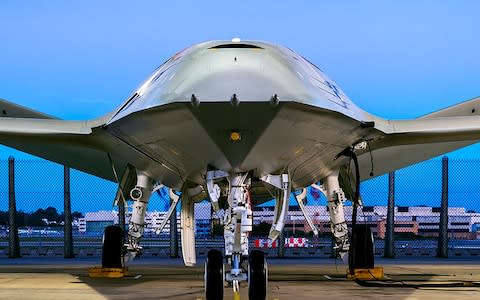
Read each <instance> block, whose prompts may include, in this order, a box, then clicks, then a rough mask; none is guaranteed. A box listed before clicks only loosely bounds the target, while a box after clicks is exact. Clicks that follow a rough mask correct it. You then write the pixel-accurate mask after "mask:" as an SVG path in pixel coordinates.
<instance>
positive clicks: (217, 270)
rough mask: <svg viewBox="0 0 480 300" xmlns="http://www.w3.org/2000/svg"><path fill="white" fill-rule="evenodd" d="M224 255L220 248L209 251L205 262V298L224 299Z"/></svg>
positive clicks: (212, 299) (210, 299)
mask: <svg viewBox="0 0 480 300" xmlns="http://www.w3.org/2000/svg"><path fill="white" fill-rule="evenodd" d="M223 274H224V271H223V255H222V252H220V251H218V250H214V249H212V250H210V251H208V256H207V261H206V262H205V298H206V299H207V300H222V299H223V287H224V282H225V279H224V277H223V276H224V275H223Z"/></svg>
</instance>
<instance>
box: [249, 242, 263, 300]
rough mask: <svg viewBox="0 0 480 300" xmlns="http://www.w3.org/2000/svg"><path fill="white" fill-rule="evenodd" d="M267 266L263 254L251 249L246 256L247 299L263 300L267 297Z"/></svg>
mask: <svg viewBox="0 0 480 300" xmlns="http://www.w3.org/2000/svg"><path fill="white" fill-rule="evenodd" d="M267 282H268V268H267V262H266V261H265V254H264V253H263V251H260V250H252V251H251V252H250V255H249V257H248V299H250V300H265V298H266V297H267Z"/></svg>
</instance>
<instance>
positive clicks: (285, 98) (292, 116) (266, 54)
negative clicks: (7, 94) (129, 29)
mask: <svg viewBox="0 0 480 300" xmlns="http://www.w3.org/2000/svg"><path fill="white" fill-rule="evenodd" d="M240 44H242V45H246V46H243V47H236V46H235V44H234V43H232V42H230V41H212V42H206V43H201V44H198V45H195V46H193V47H190V48H188V49H186V50H184V51H182V52H180V53H177V54H176V55H175V56H174V57H172V58H171V59H170V60H168V61H167V62H165V63H164V64H163V65H162V66H160V67H159V68H158V69H157V70H155V71H154V73H153V74H152V75H151V76H149V77H148V78H147V80H146V81H145V82H144V83H142V84H141V85H140V87H139V88H138V89H136V90H135V92H134V93H133V94H132V96H131V97H129V99H128V100H127V101H126V102H125V103H124V104H123V105H121V106H120V107H119V108H118V109H117V110H115V111H114V112H112V113H111V114H109V115H106V116H104V117H101V118H99V119H96V120H90V121H63V120H58V119H53V118H52V117H50V116H47V115H44V114H42V113H39V112H35V111H33V110H30V109H27V108H23V107H20V106H16V105H15V104H12V103H10V102H7V101H0V112H1V111H2V110H5V111H6V112H7V114H3V117H0V143H2V144H5V145H7V146H10V147H13V148H16V149H19V150H22V151H25V152H28V153H32V154H34V155H38V156H40V157H43V158H46V159H49V160H52V161H56V162H58V163H61V164H65V165H67V166H71V167H74V168H77V169H79V170H82V171H85V172H88V173H91V174H93V175H96V176H100V177H103V178H106V179H109V180H114V176H113V172H112V168H111V165H110V161H109V158H108V154H110V155H111V157H112V159H113V162H114V166H115V168H116V169H117V172H118V173H121V171H122V170H123V169H124V168H125V167H126V166H127V165H128V164H130V165H132V166H134V167H135V168H137V170H141V171H144V172H146V173H147V174H148V175H149V176H151V177H152V178H153V179H155V180H158V181H159V182H162V183H163V184H165V185H167V186H170V187H172V188H174V189H178V190H179V189H181V187H182V185H183V184H184V183H186V182H193V183H198V184H204V182H203V177H204V175H205V172H206V170H207V167H214V168H217V169H220V170H224V171H227V172H245V171H251V172H253V174H254V176H255V177H259V176H262V175H266V174H274V173H284V172H288V173H290V175H291V178H292V183H293V187H294V188H300V187H304V186H308V185H310V184H312V183H314V182H316V181H318V180H321V179H322V178H324V177H325V176H327V175H328V174H330V173H331V172H332V170H334V169H338V168H339V167H340V166H341V165H343V164H345V163H347V159H346V158H338V159H336V157H337V155H338V154H339V153H340V152H341V151H342V150H343V149H345V148H347V147H350V146H353V145H355V144H356V143H358V142H360V141H369V144H370V147H371V149H372V156H373V162H374V168H375V176H377V175H381V174H384V173H386V172H389V171H392V170H395V169H397V168H401V167H404V166H407V165H409V164H412V163H415V162H418V161H421V160H425V159H428V158H431V157H434V156H437V155H440V154H442V153H445V152H448V151H451V150H454V149H457V148H460V147H463V146H466V145H469V144H472V143H475V142H476V141H477V140H478V139H479V138H480V120H479V119H478V116H477V114H478V112H479V110H478V109H476V107H477V105H478V103H479V102H480V100H479V98H477V99H474V100H471V101H469V102H465V103H463V104H459V105H457V106H454V107H450V108H447V109H445V110H442V111H439V112H436V113H432V114H430V115H427V116H423V117H422V118H419V119H415V120H400V121H395V120H385V119H382V118H379V117H376V116H373V115H371V114H369V113H367V112H365V111H363V110H361V109H360V108H358V107H357V106H356V105H355V104H354V103H353V102H352V101H351V100H350V99H349V98H348V97H347V96H346V95H345V94H344V93H343V92H342V91H341V90H340V89H339V88H338V86H337V85H336V84H335V83H334V82H333V81H332V80H331V79H329V78H328V77H327V76H326V75H325V74H324V73H323V72H322V71H321V70H319V69H318V68H316V67H315V66H313V65H312V64H310V63H309V62H308V61H306V60H305V59H304V58H302V57H301V56H299V55H298V54H296V53H294V52H293V51H291V50H289V49H287V48H284V47H281V46H276V45H272V44H269V43H265V42H253V41H243V42H241V43H240ZM218 45H227V46H225V47H226V48H221V49H216V48H213V49H212V47H215V46H218ZM228 45H231V46H228ZM248 45H253V46H255V47H250V48H249V47H248ZM233 94H235V95H236V96H237V98H238V101H239V104H238V105H232V103H231V101H230V99H231V98H232V96H233ZM192 95H195V100H196V101H195V103H192V101H191V100H192ZM274 95H276V96H277V97H278V102H279V103H278V104H273V105H272V104H271V103H270V102H271V101H270V100H271V99H272V97H273V96H274ZM475 109H476V110H475ZM472 110H473V111H472ZM469 112H470V113H469ZM372 122H374V123H372ZM372 124H374V126H373V127H372V126H371V125H372ZM365 125H367V126H365ZM233 130H236V131H238V132H240V133H241V135H242V139H241V141H239V142H232V141H230V140H229V134H230V132H231V131H233ZM357 153H358V154H359V161H360V169H361V175H362V179H366V178H369V175H368V173H369V172H370V168H371V165H370V154H369V153H368V151H366V150H357Z"/></svg>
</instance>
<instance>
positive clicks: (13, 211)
mask: <svg viewBox="0 0 480 300" xmlns="http://www.w3.org/2000/svg"><path fill="white" fill-rule="evenodd" d="M8 217H9V218H8V228H9V240H8V250H9V251H8V257H9V258H17V257H20V242H19V240H18V226H17V205H16V201H15V158H13V157H12V156H10V157H9V158H8Z"/></svg>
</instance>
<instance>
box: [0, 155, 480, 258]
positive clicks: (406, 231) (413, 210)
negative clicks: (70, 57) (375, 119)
mask: <svg viewBox="0 0 480 300" xmlns="http://www.w3.org/2000/svg"><path fill="white" fill-rule="evenodd" d="M479 169H480V160H475V159H469V160H457V159H456V160H450V161H449V173H448V175H449V183H448V187H449V191H448V198H449V209H448V238H449V240H448V253H449V256H450V257H452V256H472V255H473V256H475V255H480V234H479V232H480V231H479V228H480V213H479V211H480V204H479V203H478V200H479V199H480V178H479V177H480V173H479V172H477V170H479ZM63 171H64V167H63V166H61V165H58V164H55V163H51V162H48V161H45V160H15V197H16V207H17V225H18V228H19V240H20V254H21V255H22V256H59V257H61V256H63V254H64V252H63V246H64V229H63V220H64V216H63V208H64V206H63V205H64V202H63V201H64V189H63V188H64V187H63ZM70 177H71V184H70V189H71V190H70V195H71V205H72V216H73V244H74V254H75V256H80V257H81V256H100V255H101V248H102V234H103V229H104V228H105V227H106V226H108V225H112V224H118V208H117V207H115V206H114V205H113V199H114V197H115V193H116V189H117V186H116V184H114V183H112V182H109V181H106V180H102V179H99V178H96V177H94V176H91V175H88V174H85V173H82V172H79V171H76V170H71V175H70ZM361 194H362V202H363V207H362V208H361V209H360V210H359V218H358V222H360V223H367V224H369V225H370V227H371V229H372V232H373V235H374V239H375V248H376V250H375V253H376V254H377V255H379V256H383V255H384V247H385V238H386V227H387V223H386V222H387V221H386V220H387V201H388V194H389V184H388V174H387V175H383V176H379V177H375V178H372V179H370V180H367V181H365V182H363V183H362V184H361ZM441 197H442V161H441V160H440V159H434V160H429V161H426V162H422V163H419V164H416V165H413V166H410V167H408V168H405V169H402V170H399V171H397V172H396V173H395V210H394V212H395V224H394V232H395V234H394V248H395V255H396V256H435V255H437V243H438V236H439V227H440V202H441ZM273 203H274V202H273V201H268V202H267V203H264V204H261V205H258V206H256V207H255V209H254V231H253V235H252V237H251V238H250V242H251V245H250V246H251V247H261V248H263V249H264V250H266V251H267V252H268V254H269V255H276V253H277V251H278V249H277V247H278V244H277V243H272V242H271V241H268V240H267V235H268V231H269V229H270V224H271V222H272V220H273V213H274V212H273ZM8 204H9V185H8V161H7V160H0V257H1V256H8V249H9V248H8V237H9V232H8V224H9V218H8V216H9V215H8ZM305 204H306V211H307V214H308V215H309V216H310V217H311V219H312V220H313V222H314V224H315V226H316V227H317V228H318V231H319V235H318V236H314V235H313V233H312V229H311V228H310V226H309V225H308V224H307V222H306V221H305V219H304V217H303V213H302V211H301V210H300V208H299V206H298V204H297V203H296V201H295V199H294V197H293V196H292V197H291V199H290V208H289V215H288V219H287V223H286V225H285V230H284V237H283V238H284V239H285V255H286V256H296V255H302V256H304V255H309V256H318V257H331V256H332V238H331V233H330V224H329V216H328V211H327V209H326V199H325V196H324V195H323V193H322V192H321V191H319V190H317V189H314V188H311V187H309V188H308V191H307V198H306V203H305ZM345 205H346V207H345V210H346V217H347V219H348V220H350V219H351V212H352V207H351V204H350V203H349V202H346V203H345ZM168 207H169V198H168V191H167V189H165V188H163V189H161V190H160V191H158V193H156V194H154V196H153V197H152V199H151V201H150V203H149V206H148V208H149V211H148V213H147V218H146V223H147V226H146V229H145V239H144V240H143V246H144V255H151V256H168V255H169V254H170V235H169V226H168V225H167V226H166V228H165V230H164V232H163V233H162V234H160V235H155V234H154V228H155V227H156V226H158V225H159V224H160V223H161V221H162V220H163V218H164V216H165V212H166V210H167V209H168ZM127 211H128V210H127ZM195 216H196V243H197V248H198V252H199V255H204V254H206V252H207V250H208V249H211V248H222V247H223V239H222V236H223V230H222V229H221V226H220V225H219V224H218V222H215V221H212V220H211V208H210V205H209V203H208V202H207V201H204V202H201V203H198V204H196V207H195ZM177 218H178V219H179V211H178V210H177ZM127 219H128V213H127ZM178 223H179V220H178ZM127 224H128V220H127ZM179 227H180V226H178V228H179Z"/></svg>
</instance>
